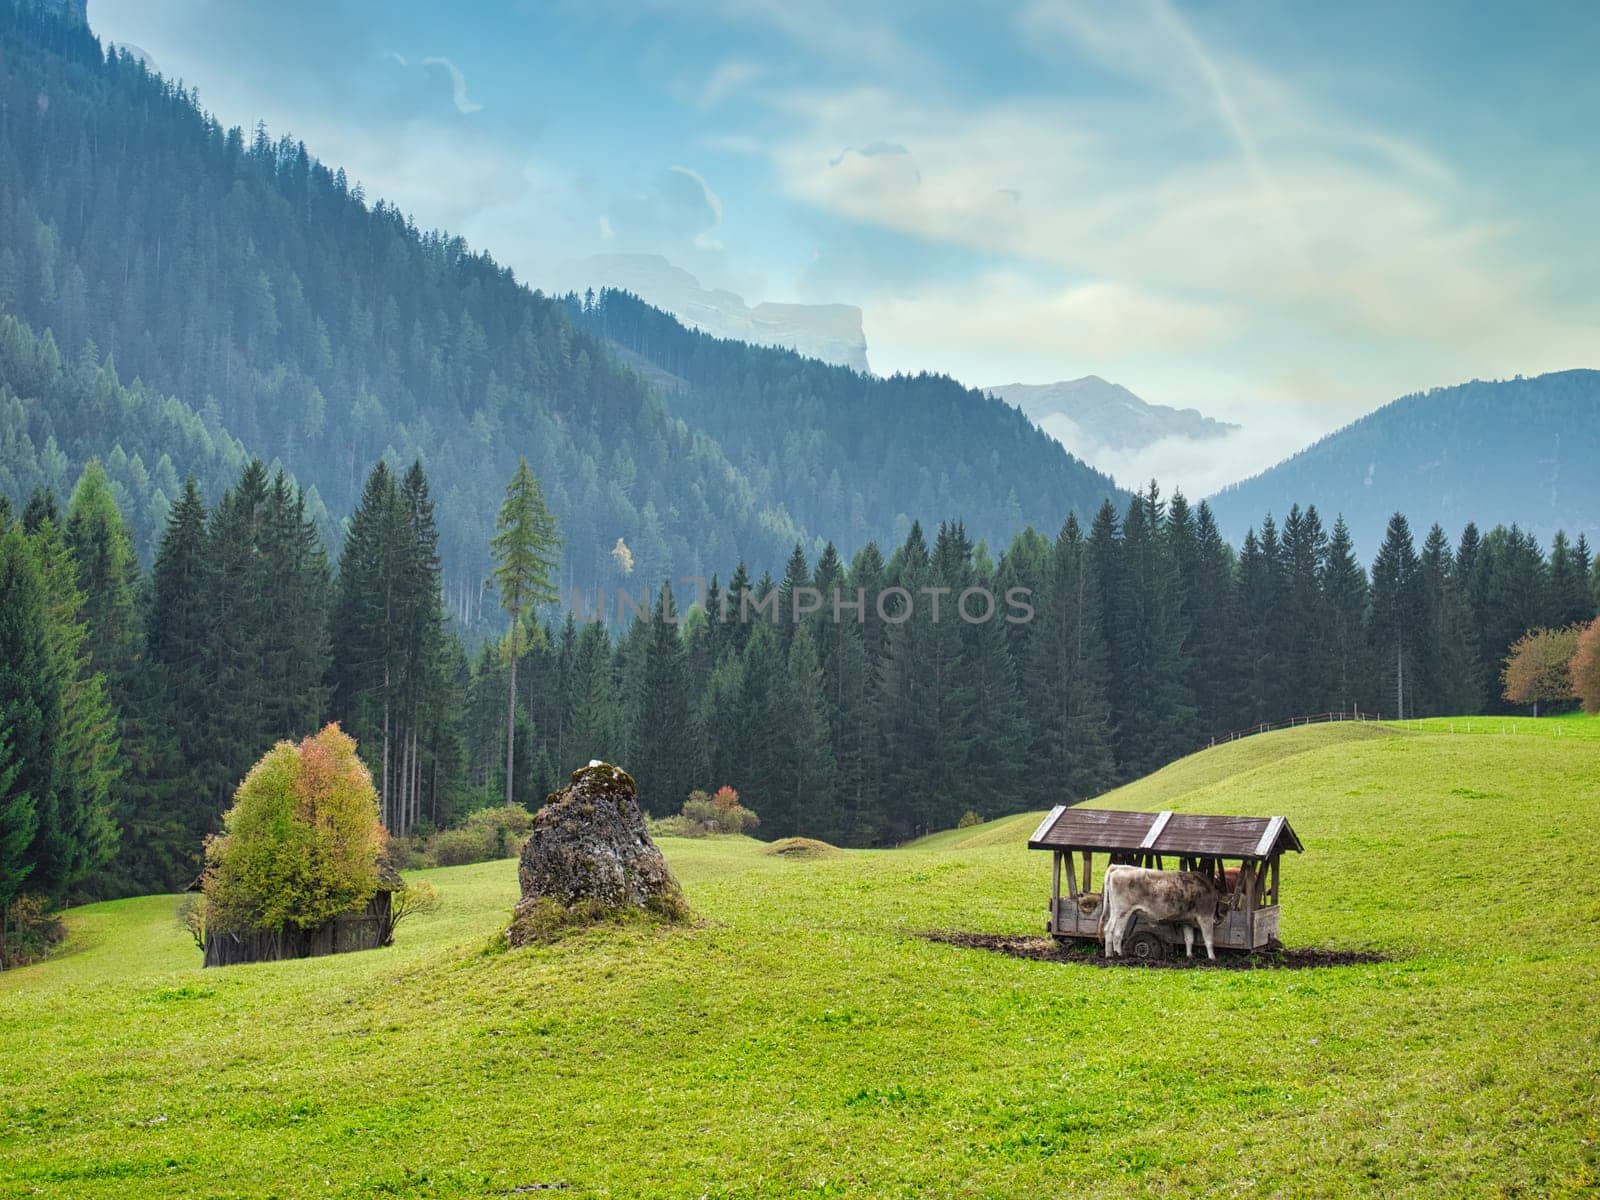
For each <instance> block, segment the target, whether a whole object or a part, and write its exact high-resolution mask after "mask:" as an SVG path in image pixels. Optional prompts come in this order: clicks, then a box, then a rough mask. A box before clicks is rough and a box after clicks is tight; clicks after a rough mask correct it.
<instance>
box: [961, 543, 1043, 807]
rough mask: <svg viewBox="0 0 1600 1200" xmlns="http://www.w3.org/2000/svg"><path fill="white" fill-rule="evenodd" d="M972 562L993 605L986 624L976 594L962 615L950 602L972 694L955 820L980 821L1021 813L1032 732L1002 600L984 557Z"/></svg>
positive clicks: (975, 580)
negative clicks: (972, 815)
mask: <svg viewBox="0 0 1600 1200" xmlns="http://www.w3.org/2000/svg"><path fill="white" fill-rule="evenodd" d="M974 557H975V560H976V561H975V564H974V568H975V569H974V572H973V580H972V582H973V585H974V586H975V587H978V588H982V589H983V590H984V591H985V592H987V593H988V594H989V595H990V596H994V597H995V601H994V604H993V607H992V610H990V611H989V614H988V617H987V619H984V620H978V618H979V617H980V616H982V614H983V613H984V611H985V606H986V602H985V601H984V600H983V599H982V598H981V596H980V595H978V594H974V595H973V596H972V597H971V599H970V603H969V604H968V606H967V609H966V615H965V616H963V614H962V610H961V608H960V599H961V594H960V593H959V592H958V593H956V595H955V596H953V597H951V599H952V601H953V603H952V605H951V607H952V609H953V610H954V611H953V613H952V616H953V617H954V618H956V619H957V620H958V622H959V623H960V624H961V627H962V633H963V635H964V637H963V640H964V642H965V646H964V653H965V675H966V679H967V681H968V686H969V687H970V689H971V694H972V705H971V717H970V719H969V722H968V728H967V736H968V743H967V762H966V785H967V786H966V797H965V800H964V807H963V810H962V813H961V814H959V815H958V818H957V819H958V820H959V817H960V815H965V813H966V812H967V811H969V810H970V811H973V812H976V813H977V814H978V815H979V816H981V817H985V818H987V817H993V816H999V815H1001V814H1002V813H1006V812H1019V811H1021V810H1022V808H1023V807H1024V806H1025V803H1026V801H1024V799H1023V796H1022V790H1023V786H1024V784H1025V782H1026V780H1027V777H1028V776H1029V774H1031V765H1030V762H1029V754H1028V751H1029V749H1030V742H1031V740H1032V739H1031V731H1030V729H1029V724H1028V714H1027V711H1026V709H1025V707H1024V704H1023V698H1022V693H1021V691H1020V690H1019V684H1018V678H1017V665H1016V663H1015V662H1014V661H1013V660H1012V657H1011V646H1010V643H1009V642H1008V641H1007V638H1006V624H1005V621H1004V617H1003V614H1004V613H1005V612H1006V609H1005V606H1004V598H1003V597H1001V596H997V595H996V594H995V590H994V589H995V587H996V581H995V572H994V568H993V567H991V566H989V564H988V563H987V562H986V561H985V560H986V559H987V555H986V554H978V555H975V556H974ZM1036 615H1037V614H1036ZM969 620H970V623H969Z"/></svg>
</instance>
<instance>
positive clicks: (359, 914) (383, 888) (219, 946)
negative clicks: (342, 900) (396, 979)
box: [189, 863, 405, 967]
mask: <svg viewBox="0 0 1600 1200" xmlns="http://www.w3.org/2000/svg"><path fill="white" fill-rule="evenodd" d="M404 887H405V881H404V880H402V879H401V878H400V873H399V872H398V871H396V870H395V869H394V868H393V867H392V866H390V865H388V864H387V863H384V864H383V865H382V866H381V867H380V870H379V874H378V890H377V891H376V892H374V893H373V894H372V898H371V899H370V900H368V901H367V902H366V904H364V905H362V906H361V907H360V908H355V909H351V910H350V911H349V912H343V913H340V914H339V915H338V916H337V917H335V918H334V919H333V920H331V921H329V922H328V923H327V924H326V925H323V926H321V927H320V928H318V929H293V928H285V929H242V930H228V929H212V928H210V927H209V926H208V927H207V928H206V933H205V964H204V965H205V966H208V967H231V966H234V965H235V964H238V963H251V962H273V961H275V960H277V959H282V958H315V957H317V956H319V955H323V954H344V953H345V952H347V951H350V950H376V949H377V948H378V947H379V946H387V945H389V944H390V943H391V942H392V941H394V916H393V905H394V893H396V892H398V891H400V890H401V889H403V888H404ZM189 890H190V891H191V892H195V891H199V890H200V880H198V879H197V880H195V882H194V883H192V884H191V885H190V886H189Z"/></svg>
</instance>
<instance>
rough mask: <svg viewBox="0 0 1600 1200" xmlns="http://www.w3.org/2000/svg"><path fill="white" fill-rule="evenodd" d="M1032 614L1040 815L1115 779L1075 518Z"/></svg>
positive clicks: (1091, 591)
mask: <svg viewBox="0 0 1600 1200" xmlns="http://www.w3.org/2000/svg"><path fill="white" fill-rule="evenodd" d="M1034 606H1035V615H1034V622H1035V624H1036V625H1037V626H1038V627H1037V628H1036V629H1035V630H1034V634H1033V638H1032V641H1031V643H1030V647H1029V650H1030V653H1029V660H1028V668H1027V684H1028V687H1027V692H1028V696H1029V699H1030V708H1031V710H1032V712H1033V713H1034V739H1035V740H1034V755H1033V757H1034V760H1035V762H1034V765H1033V768H1032V769H1031V770H1030V771H1029V773H1028V775H1029V783H1028V788H1027V795H1028V802H1029V804H1030V805H1032V806H1034V807H1039V808H1043V807H1053V806H1054V805H1057V804H1075V803H1078V802H1079V801H1082V800H1087V799H1089V798H1090V797H1091V796H1096V795H1098V794H1099V793H1101V792H1103V791H1104V790H1105V789H1106V788H1107V787H1109V786H1110V785H1111V782H1112V780H1113V778H1114V776H1115V773H1116V764H1115V761H1114V759H1113V757H1112V750H1111V706H1110V702H1109V701H1108V700H1107V698H1106V692H1105V688H1106V665H1105V645H1104V641H1103V639H1102V636H1101V632H1100V620H1099V600H1098V589H1097V587H1096V584H1095V579H1094V565H1093V559H1092V557H1091V555H1090V551H1089V547H1088V544H1087V542H1086V541H1085V540H1084V537H1083V533H1082V530H1081V529H1080V528H1079V527H1078V518H1077V517H1076V516H1069V517H1068V518H1067V520H1066V524H1064V525H1063V526H1062V527H1061V533H1060V534H1059V535H1058V536H1057V537H1056V541H1055V545H1054V547H1053V549H1052V552H1051V557H1050V573H1049V575H1048V576H1047V578H1046V581H1045V583H1044V586H1043V587H1042V588H1041V589H1040V592H1039V594H1038V595H1037V596H1036V597H1035V599H1034Z"/></svg>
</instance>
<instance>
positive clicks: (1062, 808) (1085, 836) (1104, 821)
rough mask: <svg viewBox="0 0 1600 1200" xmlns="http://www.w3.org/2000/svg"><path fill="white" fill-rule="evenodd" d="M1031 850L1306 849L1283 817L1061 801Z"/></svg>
mask: <svg viewBox="0 0 1600 1200" xmlns="http://www.w3.org/2000/svg"><path fill="white" fill-rule="evenodd" d="M1028 848H1029V849H1030V850H1104V851H1128V852H1130V853H1131V852H1138V851H1142V852H1144V853H1149V854H1188V855H1193V856H1195V857H1197V858H1240V859H1263V858H1271V857H1273V856H1274V855H1276V854H1280V853H1282V852H1283V851H1285V850H1294V851H1296V852H1299V851H1302V850H1304V849H1305V847H1304V846H1302V845H1301V844H1300V839H1299V838H1298V837H1296V836H1295V832H1294V830H1293V829H1291V828H1289V822H1288V821H1287V820H1286V819H1285V818H1283V817H1213V816H1204V815H1201V814H1200V813H1175V812H1170V811H1163V812H1158V813H1152V812H1117V811H1114V810H1111V809H1105V808H1069V807H1067V806H1066V805H1064V804H1058V805H1057V806H1056V807H1055V808H1052V809H1051V810H1050V815H1049V816H1047V817H1045V819H1044V820H1043V821H1041V822H1039V827H1038V828H1037V829H1035V830H1034V831H1033V836H1032V837H1030V838H1029V839H1028Z"/></svg>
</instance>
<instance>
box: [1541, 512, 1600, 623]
mask: <svg viewBox="0 0 1600 1200" xmlns="http://www.w3.org/2000/svg"><path fill="white" fill-rule="evenodd" d="M1549 579H1550V626H1551V628H1553V629H1565V628H1566V627H1567V626H1569V625H1578V624H1585V625H1586V624H1588V623H1589V622H1590V621H1592V620H1594V614H1595V606H1594V600H1593V598H1592V597H1591V596H1590V595H1589V543H1588V541H1587V540H1586V539H1585V538H1584V537H1583V536H1582V535H1579V538H1578V546H1577V547H1574V546H1573V545H1572V543H1571V542H1569V541H1568V540H1567V535H1566V533H1565V532H1563V531H1562V530H1559V529H1558V530H1557V531H1556V535H1555V537H1554V539H1552V540H1551V542H1550V565H1549Z"/></svg>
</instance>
